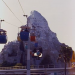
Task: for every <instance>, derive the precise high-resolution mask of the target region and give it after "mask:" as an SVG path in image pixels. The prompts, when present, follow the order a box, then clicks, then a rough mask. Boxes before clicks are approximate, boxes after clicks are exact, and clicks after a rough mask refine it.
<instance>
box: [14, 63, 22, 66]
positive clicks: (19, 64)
mask: <svg viewBox="0 0 75 75" xmlns="http://www.w3.org/2000/svg"><path fill="white" fill-rule="evenodd" d="M15 66H23V65H22V64H21V63H17V64H16V65H15Z"/></svg>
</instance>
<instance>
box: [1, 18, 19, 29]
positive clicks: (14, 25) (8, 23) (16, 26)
mask: <svg viewBox="0 0 75 75" xmlns="http://www.w3.org/2000/svg"><path fill="white" fill-rule="evenodd" d="M0 19H1V18H0ZM1 20H2V19H1ZM4 22H6V23H8V24H10V25H12V26H15V27H17V28H18V26H17V25H14V24H11V23H9V22H7V21H5V20H4Z"/></svg>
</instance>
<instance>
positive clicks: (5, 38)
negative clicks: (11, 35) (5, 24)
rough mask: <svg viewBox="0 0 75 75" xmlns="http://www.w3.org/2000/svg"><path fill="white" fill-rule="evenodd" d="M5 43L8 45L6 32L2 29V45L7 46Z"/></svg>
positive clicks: (0, 38) (0, 34)
mask: <svg viewBox="0 0 75 75" xmlns="http://www.w3.org/2000/svg"><path fill="white" fill-rule="evenodd" d="M5 43H7V35H6V31H5V30H3V29H0V44H5Z"/></svg>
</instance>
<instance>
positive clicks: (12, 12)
mask: <svg viewBox="0 0 75 75" xmlns="http://www.w3.org/2000/svg"><path fill="white" fill-rule="evenodd" d="M2 1H3V0H2ZM3 2H4V1H3ZM4 4H5V5H6V6H7V7H8V5H7V4H6V3H5V2H4ZM8 9H9V10H10V11H11V12H12V10H11V9H10V8H9V7H8ZM12 13H13V12H12ZM13 15H14V16H15V17H16V15H15V14H14V13H13ZM16 18H17V17H16ZM17 19H18V18H17ZM18 20H19V19H18ZM19 21H20V20H19ZM20 22H21V21H20ZM21 23H22V22H21ZM22 24H23V23H22Z"/></svg>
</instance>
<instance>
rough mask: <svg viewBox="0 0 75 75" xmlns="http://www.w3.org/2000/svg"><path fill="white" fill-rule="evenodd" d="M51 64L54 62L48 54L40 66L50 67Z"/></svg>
mask: <svg viewBox="0 0 75 75" xmlns="http://www.w3.org/2000/svg"><path fill="white" fill-rule="evenodd" d="M49 64H52V60H51V58H50V55H49V54H46V55H45V56H44V58H43V60H42V61H41V63H40V65H49Z"/></svg>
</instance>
